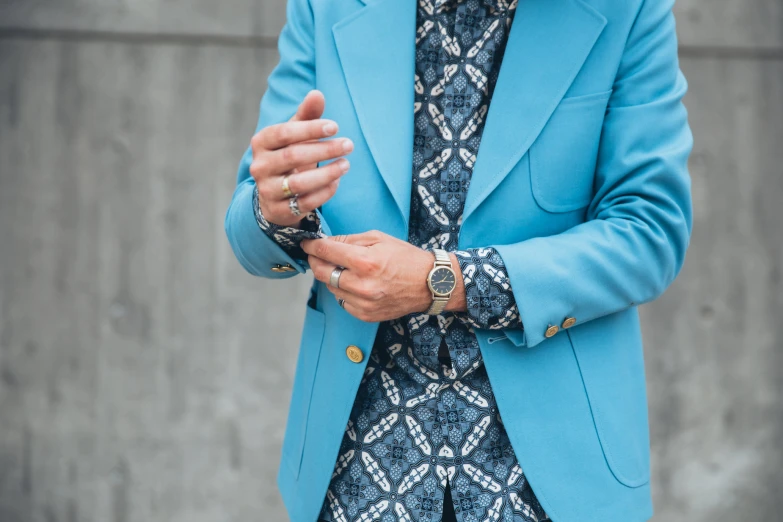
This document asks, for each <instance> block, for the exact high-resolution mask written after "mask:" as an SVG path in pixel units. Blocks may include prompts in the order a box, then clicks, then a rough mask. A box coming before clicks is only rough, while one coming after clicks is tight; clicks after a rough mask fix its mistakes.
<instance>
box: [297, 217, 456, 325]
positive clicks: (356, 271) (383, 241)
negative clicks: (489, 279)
mask: <svg viewBox="0 0 783 522" xmlns="http://www.w3.org/2000/svg"><path fill="white" fill-rule="evenodd" d="M301 246H302V249H303V250H304V251H305V252H306V253H307V254H308V258H307V261H308V263H309V264H310V268H311V269H312V271H313V274H314V275H315V278H316V279H317V280H319V281H323V282H324V283H326V284H327V288H328V289H329V290H330V291H331V292H332V293H333V294H334V296H335V297H336V298H338V299H339V298H342V299H345V303H344V308H345V310H346V311H347V312H348V313H350V314H351V315H353V316H354V317H356V318H357V319H361V320H362V321H366V322H376V321H386V320H389V319H396V318H399V317H402V316H404V315H407V314H409V313H414V312H424V311H426V310H427V308H428V307H429V306H430V303H431V302H432V292H430V289H429V287H428V286H427V275H428V274H429V272H430V270H432V266H433V262H434V259H435V258H434V256H433V255H432V252H428V251H426V250H424V249H422V248H419V247H416V246H414V245H412V244H410V243H407V242H405V241H402V240H400V239H397V238H395V237H393V236H390V235H388V234H384V233H383V232H380V231H377V230H371V231H369V232H363V233H361V234H352V235H340V236H332V237H328V238H323V239H305V240H302V242H301ZM450 256H451V258H452V268H454V271H455V272H456V273H457V287H458V288H460V287H461V286H462V285H461V276H460V271H459V264H458V263H457V261H456V256H454V254H450ZM336 266H342V267H345V270H343V272H342V274H341V275H340V283H339V284H340V288H334V287H333V286H331V285H329V277H330V276H331V274H332V270H334V268H335V267H336ZM458 288H455V292H453V293H452V299H453V298H454V297H455V295H454V294H455V293H456V292H458ZM463 292H464V287H463ZM463 299H464V298H463ZM457 300H459V299H457ZM449 304H450V305H451V304H452V300H449Z"/></svg>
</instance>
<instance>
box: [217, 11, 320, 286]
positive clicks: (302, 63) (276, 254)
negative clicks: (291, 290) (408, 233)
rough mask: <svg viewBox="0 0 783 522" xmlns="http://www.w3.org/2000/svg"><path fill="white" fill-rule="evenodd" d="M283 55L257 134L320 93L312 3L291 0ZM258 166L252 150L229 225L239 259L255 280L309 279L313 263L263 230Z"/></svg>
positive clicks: (243, 162) (239, 180) (243, 165)
mask: <svg viewBox="0 0 783 522" xmlns="http://www.w3.org/2000/svg"><path fill="white" fill-rule="evenodd" d="M278 51H279V55H280V60H279V62H278V63H277V65H276V66H275V68H274V69H273V70H272V72H271V74H270V75H269V79H268V81H267V89H266V91H265V92H264V94H263V96H262V98H261V104H260V110H259V119H258V125H257V126H256V131H255V132H256V133H257V132H258V131H260V130H261V129H263V128H264V127H267V126H269V125H272V124H275V123H280V122H284V121H288V120H289V119H290V118H291V117H292V116H293V115H294V114H295V113H296V110H297V108H298V106H299V104H300V103H301V101H302V99H304V97H305V95H306V94H307V93H308V92H309V91H310V90H312V89H314V88H315V47H314V42H313V12H312V9H311V7H310V3H309V0H288V3H287V4H286V23H285V25H284V26H283V28H282V30H281V32H280V36H279V38H278ZM252 161H253V152H252V150H251V148H250V147H249V146H248V148H247V149H246V150H245V153H244V155H243V156H242V159H241V160H240V162H239V168H238V170H237V179H236V182H237V185H236V189H235V190H234V195H233V197H232V200H231V203H230V204H229V207H228V210H227V212H226V216H225V221H224V226H225V231H226V236H227V237H228V242H229V244H230V245H231V248H232V250H233V251H234V255H236V257H237V259H238V260H239V262H240V264H241V265H242V266H243V267H244V268H245V270H247V271H248V272H250V273H251V274H253V275H257V276H261V277H268V278H273V279H283V278H288V277H292V276H294V275H296V274H299V273H304V272H306V271H307V269H308V268H309V264H308V263H307V259H306V258H304V259H295V258H293V257H291V255H289V253H288V252H286V250H285V249H284V248H282V247H281V245H280V244H278V243H277V242H276V241H275V240H274V239H273V238H272V237H270V235H268V234H266V233H265V232H264V231H263V230H261V228H260V227H259V224H258V222H257V220H256V215H255V209H254V204H253V194H254V192H255V180H254V179H253V178H252V177H251V176H250V164H251V163H252ZM315 212H316V214H317V216H318V219H319V220H320V224H321V226H322V227H323V229H324V230H325V231H328V225H327V224H326V222H325V221H324V220H323V216H322V215H321V213H320V211H319V210H317V209H316V211H315ZM281 266H282V267H283V270H282V271H280V268H279V267H281ZM273 268H274V270H273Z"/></svg>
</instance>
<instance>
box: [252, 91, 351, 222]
mask: <svg viewBox="0 0 783 522" xmlns="http://www.w3.org/2000/svg"><path fill="white" fill-rule="evenodd" d="M323 112H324V95H323V94H322V93H321V92H320V91H317V90H312V91H310V92H309V93H307V95H306V96H305V97H304V99H303V100H302V103H300V104H299V108H298V109H297V111H296V114H294V115H293V116H292V117H291V119H290V120H288V121H287V122H283V123H278V124H275V125H270V126H268V127H265V128H263V129H261V130H260V131H259V132H258V133H257V134H256V135H255V136H253V138H252V139H251V140H250V146H251V148H252V150H253V162H252V163H251V165H250V175H251V176H253V179H254V180H255V181H256V185H257V186H258V202H259V205H260V207H261V212H262V214H263V215H264V217H265V218H266V220H267V221H269V222H270V223H274V224H276V225H281V226H297V225H298V224H299V222H300V221H301V220H302V218H303V217H304V216H305V215H306V214H308V213H309V212H311V211H313V210H314V209H315V208H316V207H319V206H321V205H322V204H323V203H324V202H325V201H327V200H329V199H330V198H331V197H332V196H334V194H335V192H336V191H337V186H338V185H339V183H340V178H341V177H342V175H343V174H345V173H346V172H348V168H349V166H350V165H349V163H348V160H347V159H345V158H340V159H338V160H336V161H332V162H330V163H329V164H328V165H324V166H322V167H318V165H317V164H318V162H319V161H325V160H328V159H332V158H338V157H340V156H342V155H344V154H348V153H350V152H351V151H352V150H353V142H352V141H351V140H350V139H348V138H336V139H332V140H322V138H326V137H328V136H332V135H334V134H336V133H337V123H336V122H334V121H333V120H328V119H321V115H322V114H323ZM286 174H291V175H290V176H289V177H288V188H289V189H290V190H291V192H293V193H294V194H298V195H299V197H298V199H297V201H298V203H299V210H300V211H301V215H299V216H294V215H293V214H292V213H291V209H290V208H289V206H288V200H289V198H288V197H286V195H285V194H284V193H283V188H282V187H283V176H284V175H286Z"/></svg>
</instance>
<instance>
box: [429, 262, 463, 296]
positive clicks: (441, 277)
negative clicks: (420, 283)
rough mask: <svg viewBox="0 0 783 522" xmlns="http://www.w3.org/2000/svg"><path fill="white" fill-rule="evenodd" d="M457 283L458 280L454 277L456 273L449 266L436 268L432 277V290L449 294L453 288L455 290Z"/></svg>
mask: <svg viewBox="0 0 783 522" xmlns="http://www.w3.org/2000/svg"><path fill="white" fill-rule="evenodd" d="M456 283H457V282H456V280H455V279H454V273H453V272H452V271H451V270H449V269H448V268H438V269H436V270H435V272H433V274H432V277H431V278H430V284H431V285H432V290H433V291H434V292H435V293H436V294H438V295H447V294H449V293H450V292H451V291H452V290H454V286H455V285H456Z"/></svg>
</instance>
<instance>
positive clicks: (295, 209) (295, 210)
mask: <svg viewBox="0 0 783 522" xmlns="http://www.w3.org/2000/svg"><path fill="white" fill-rule="evenodd" d="M298 196H299V194H294V195H293V196H291V198H290V199H289V200H288V208H290V209H291V214H293V215H295V216H298V215H300V214H301V212H300V211H299V202H298V201H297V200H296V198H297V197H298Z"/></svg>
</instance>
